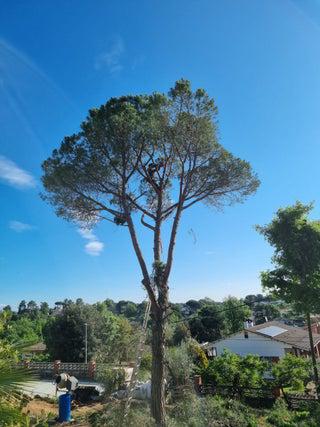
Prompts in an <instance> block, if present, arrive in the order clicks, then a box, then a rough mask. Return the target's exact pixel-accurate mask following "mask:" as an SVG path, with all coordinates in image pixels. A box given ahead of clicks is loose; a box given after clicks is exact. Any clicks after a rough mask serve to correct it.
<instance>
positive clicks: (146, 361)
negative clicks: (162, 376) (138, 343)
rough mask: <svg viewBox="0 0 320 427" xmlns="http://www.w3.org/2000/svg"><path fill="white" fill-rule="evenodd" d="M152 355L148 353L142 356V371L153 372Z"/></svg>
mask: <svg viewBox="0 0 320 427" xmlns="http://www.w3.org/2000/svg"><path fill="white" fill-rule="evenodd" d="M151 366H152V354H151V353H150V352H149V351H148V352H146V353H144V354H143V355H142V358H141V364H140V369H143V370H145V371H151Z"/></svg>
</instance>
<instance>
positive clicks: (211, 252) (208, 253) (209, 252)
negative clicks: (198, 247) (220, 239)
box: [204, 251, 215, 255]
mask: <svg viewBox="0 0 320 427" xmlns="http://www.w3.org/2000/svg"><path fill="white" fill-rule="evenodd" d="M204 254H205V255H214V254H215V252H214V251H205V252H204Z"/></svg>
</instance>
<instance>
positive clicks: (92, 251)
mask: <svg viewBox="0 0 320 427" xmlns="http://www.w3.org/2000/svg"><path fill="white" fill-rule="evenodd" d="M103 247H104V244H103V243H102V242H100V241H99V240H92V241H91V242H89V243H87V244H86V245H85V251H86V252H87V254H89V255H92V256H99V255H100V253H101V252H102V250H103Z"/></svg>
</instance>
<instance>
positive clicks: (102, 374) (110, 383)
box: [97, 367, 125, 396]
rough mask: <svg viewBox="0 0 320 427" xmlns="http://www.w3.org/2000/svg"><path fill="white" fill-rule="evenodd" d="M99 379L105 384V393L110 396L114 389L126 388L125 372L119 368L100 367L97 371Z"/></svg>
mask: <svg viewBox="0 0 320 427" xmlns="http://www.w3.org/2000/svg"><path fill="white" fill-rule="evenodd" d="M97 380H98V381H99V382H101V383H102V384H103V387H104V395H105V396H110V395H111V393H113V392H114V391H116V390H119V389H121V388H124V383H125V372H124V370H123V369H118V368H117V369H114V368H111V367H107V368H100V369H99V370H98V372H97Z"/></svg>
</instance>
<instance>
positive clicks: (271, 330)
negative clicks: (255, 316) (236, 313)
mask: <svg viewBox="0 0 320 427" xmlns="http://www.w3.org/2000/svg"><path fill="white" fill-rule="evenodd" d="M245 330H246V331H248V332H251V333H255V334H259V335H263V336H266V337H269V338H270V339H273V340H275V341H280V342H283V343H285V344H289V345H291V346H292V347H296V348H299V349H301V350H306V351H310V343H309V333H308V331H307V330H306V329H304V328H296V327H293V326H289V325H286V324H285V323H281V322H277V321H272V322H266V323H263V324H262V325H256V326H252V327H251V328H247V329H245ZM312 336H313V341H314V345H315V346H316V345H317V344H318V343H319V342H320V335H319V334H312Z"/></svg>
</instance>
